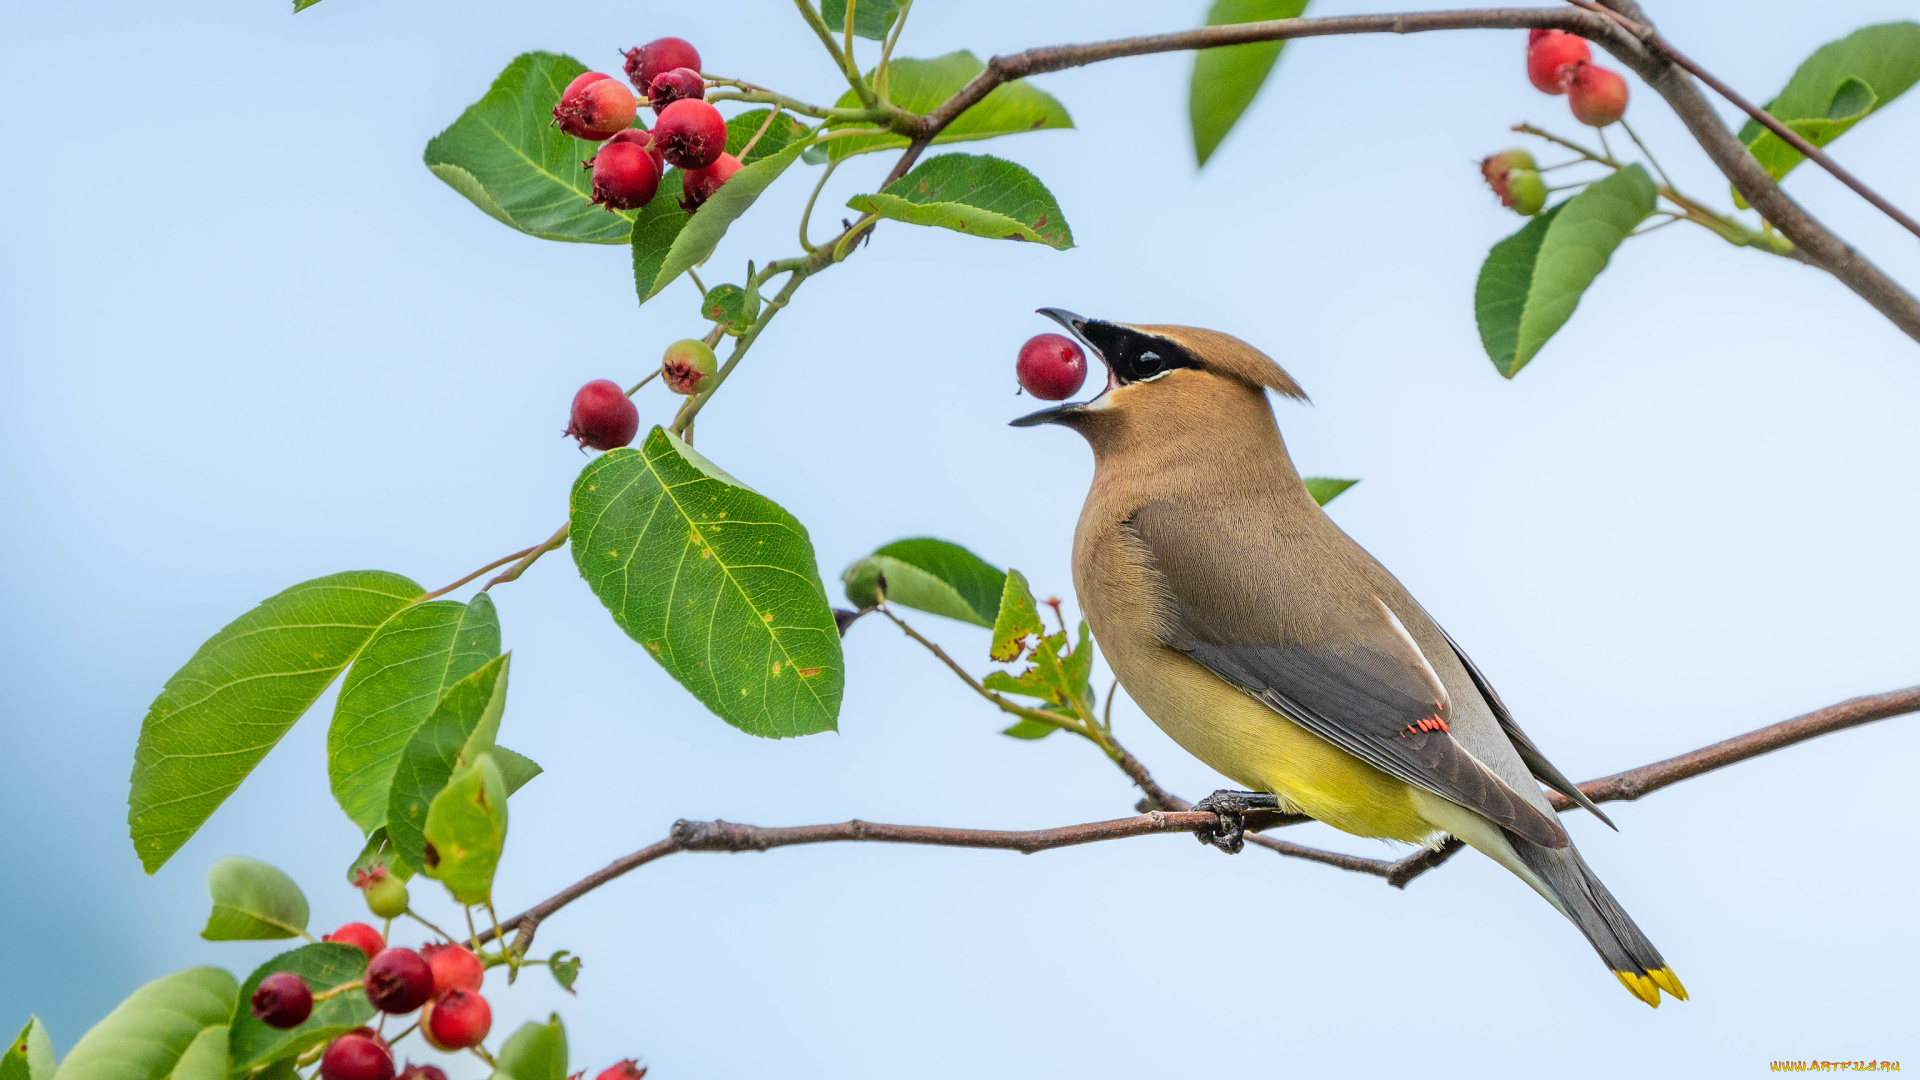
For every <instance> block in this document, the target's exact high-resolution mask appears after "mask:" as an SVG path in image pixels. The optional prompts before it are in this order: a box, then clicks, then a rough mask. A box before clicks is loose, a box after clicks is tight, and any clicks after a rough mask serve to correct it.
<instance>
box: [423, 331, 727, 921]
mask: <svg viewBox="0 0 1920 1080" xmlns="http://www.w3.org/2000/svg"><path fill="white" fill-rule="evenodd" d="M700 295H701V296H702V297H705V296H706V295H707V294H706V293H701V294H700ZM659 377H660V369H659V368H654V369H653V373H652V374H650V375H648V376H647V377H646V378H644V379H641V380H640V381H639V382H637V383H634V384H633V385H632V386H629V387H627V396H628V397H632V396H633V395H635V394H637V393H639V392H640V388H641V387H643V386H645V385H647V384H648V383H650V382H652V381H653V380H655V379H657V378H659ZM528 550H532V549H531V548H529V549H528ZM447 940H449V941H451V940H453V939H452V938H448V939H447Z"/></svg>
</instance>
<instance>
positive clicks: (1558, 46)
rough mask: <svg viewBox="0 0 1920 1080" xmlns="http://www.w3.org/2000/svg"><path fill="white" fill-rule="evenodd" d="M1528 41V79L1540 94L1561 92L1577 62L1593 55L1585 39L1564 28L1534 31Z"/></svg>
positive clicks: (1564, 91) (1579, 62) (1565, 86)
mask: <svg viewBox="0 0 1920 1080" xmlns="http://www.w3.org/2000/svg"><path fill="white" fill-rule="evenodd" d="M1533 33H1534V34H1536V35H1538V36H1537V37H1534V36H1532V35H1529V36H1530V38H1531V40H1529V41H1528V42H1527V78H1528V79H1530V80H1532V82H1533V86H1534V89H1536V90H1538V91H1540V92H1541V93H1543V94H1564V93H1566V92H1567V79H1568V77H1569V76H1571V75H1572V74H1573V68H1574V66H1575V65H1577V64H1584V63H1586V62H1587V61H1588V60H1591V59H1592V58H1593V50H1592V49H1590V48H1588V47H1587V40H1586V39H1585V38H1583V37H1579V36H1578V35H1575V34H1569V33H1567V32H1566V31H1564V30H1545V31H1542V30H1535V31H1534V32H1533Z"/></svg>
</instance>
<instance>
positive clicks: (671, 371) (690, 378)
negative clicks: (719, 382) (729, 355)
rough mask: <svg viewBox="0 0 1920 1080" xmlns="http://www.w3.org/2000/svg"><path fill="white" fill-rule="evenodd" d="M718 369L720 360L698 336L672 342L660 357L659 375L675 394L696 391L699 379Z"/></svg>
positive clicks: (698, 386)
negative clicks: (665, 352)
mask: <svg viewBox="0 0 1920 1080" xmlns="http://www.w3.org/2000/svg"><path fill="white" fill-rule="evenodd" d="M718 370H720V361H719V359H718V358H717V357H715V356H714V355H713V347H712V346H711V345H708V344H707V343H706V342H704V341H701V340H699V339H698V338H687V339H686V340H684V341H676V342H674V343H673V344H671V345H669V346H667V354H666V355H665V356H663V357H661V358H660V377H661V378H663V379H665V380H666V383H667V389H669V390H671V391H673V392H674V393H676V394H693V393H698V392H699V390H700V381H701V380H702V379H705V378H706V377H707V376H709V375H711V374H713V373H714V372H716V371H718Z"/></svg>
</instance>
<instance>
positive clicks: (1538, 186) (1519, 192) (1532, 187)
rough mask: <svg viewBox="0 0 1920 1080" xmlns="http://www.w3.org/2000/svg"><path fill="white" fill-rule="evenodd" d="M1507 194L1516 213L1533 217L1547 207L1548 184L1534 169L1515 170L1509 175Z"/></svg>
mask: <svg viewBox="0 0 1920 1080" xmlns="http://www.w3.org/2000/svg"><path fill="white" fill-rule="evenodd" d="M1507 194H1508V196H1509V197H1510V198H1511V200H1512V201H1511V202H1509V203H1508V205H1509V206H1512V207H1513V212H1514V213H1516V214H1522V215H1525V216H1527V217H1532V216H1533V215H1535V214H1537V213H1539V212H1540V209H1541V207H1544V206H1546V205H1547V182H1546V181H1545V180H1542V179H1540V174H1539V173H1537V172H1535V171H1534V170H1532V169H1515V170H1513V171H1512V172H1510V173H1508V174H1507Z"/></svg>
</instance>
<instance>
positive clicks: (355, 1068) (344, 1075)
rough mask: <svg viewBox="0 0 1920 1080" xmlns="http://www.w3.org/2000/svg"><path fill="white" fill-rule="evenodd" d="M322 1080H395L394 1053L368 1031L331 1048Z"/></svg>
mask: <svg viewBox="0 0 1920 1080" xmlns="http://www.w3.org/2000/svg"><path fill="white" fill-rule="evenodd" d="M320 1080H393V1053H392V1052H391V1051H389V1050H388V1049H387V1048H386V1047H385V1046H382V1045H381V1044H380V1040H379V1039H377V1038H375V1037H374V1036H373V1035H372V1034H370V1033H368V1032H367V1030H366V1029H365V1028H361V1029H360V1030H359V1031H350V1032H348V1033H347V1034H345V1035H342V1036H340V1037H339V1038H337V1039H335V1040H333V1041H332V1042H330V1043H328V1044H327V1051H326V1053H324V1054H321V1055H320Z"/></svg>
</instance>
